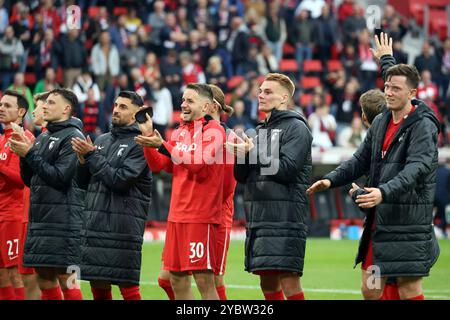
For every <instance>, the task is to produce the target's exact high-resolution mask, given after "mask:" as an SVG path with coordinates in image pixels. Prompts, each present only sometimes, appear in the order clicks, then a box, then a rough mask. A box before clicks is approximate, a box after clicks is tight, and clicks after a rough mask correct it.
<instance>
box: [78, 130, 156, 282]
mask: <svg viewBox="0 0 450 320" xmlns="http://www.w3.org/2000/svg"><path fill="white" fill-rule="evenodd" d="M140 133H141V132H140V130H139V128H138V126H137V124H133V125H131V126H125V127H113V128H112V130H111V132H109V133H106V134H103V135H101V136H100V137H98V138H97V139H96V140H95V145H96V146H97V150H96V151H94V152H90V153H88V154H87V155H86V156H85V159H86V164H84V165H80V164H78V166H77V175H76V180H77V182H78V183H79V185H80V186H81V187H82V188H83V189H86V190H87V192H86V202H85V211H84V213H85V223H84V225H83V230H82V240H81V278H82V279H85V280H103V281H109V282H113V283H133V284H139V280H140V273H141V259H142V254H141V251H142V243H143V236H144V231H145V222H146V221H147V215H148V212H149V209H150V200H151V186H152V175H151V172H150V170H149V168H148V166H147V162H146V161H145V158H144V152H143V150H142V147H141V146H139V145H138V144H136V142H135V141H134V137H136V136H137V135H139V134H140Z"/></svg>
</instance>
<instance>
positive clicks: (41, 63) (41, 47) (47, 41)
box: [30, 29, 61, 79]
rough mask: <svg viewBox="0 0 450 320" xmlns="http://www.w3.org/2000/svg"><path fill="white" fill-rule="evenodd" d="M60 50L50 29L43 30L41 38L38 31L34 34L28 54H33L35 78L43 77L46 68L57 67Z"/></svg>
mask: <svg viewBox="0 0 450 320" xmlns="http://www.w3.org/2000/svg"><path fill="white" fill-rule="evenodd" d="M60 51H61V49H60V45H59V43H58V41H56V40H55V37H54V35H53V30H52V29H47V30H45V32H44V37H43V38H42V37H41V33H39V32H38V33H36V34H35V35H34V39H33V46H32V47H31V50H30V55H32V56H34V71H35V72H36V78H37V79H42V78H43V77H44V72H45V70H46V69H47V68H53V69H54V70H56V69H57V68H58V55H59V54H60Z"/></svg>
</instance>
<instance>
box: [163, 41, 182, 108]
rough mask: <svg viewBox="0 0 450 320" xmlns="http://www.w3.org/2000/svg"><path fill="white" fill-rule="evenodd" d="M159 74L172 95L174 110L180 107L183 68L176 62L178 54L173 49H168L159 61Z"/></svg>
mask: <svg viewBox="0 0 450 320" xmlns="http://www.w3.org/2000/svg"><path fill="white" fill-rule="evenodd" d="M161 75H162V77H163V82H164V83H165V84H166V86H167V89H169V91H170V94H171V95H172V102H173V106H174V108H175V109H176V110H180V109H181V95H180V88H181V85H182V83H183V70H182V69H181V66H180V65H179V64H178V56H177V52H176V51H175V50H170V51H169V52H168V54H167V57H166V58H165V59H163V61H162V62H161Z"/></svg>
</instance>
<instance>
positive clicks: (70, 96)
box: [47, 88, 78, 116]
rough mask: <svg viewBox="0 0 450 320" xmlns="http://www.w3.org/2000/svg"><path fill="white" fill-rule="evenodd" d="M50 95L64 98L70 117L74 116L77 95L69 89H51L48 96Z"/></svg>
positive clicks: (76, 108)
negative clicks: (67, 104)
mask: <svg viewBox="0 0 450 320" xmlns="http://www.w3.org/2000/svg"><path fill="white" fill-rule="evenodd" d="M51 94H55V95H60V96H62V97H63V98H64V100H66V101H67V102H68V103H69V105H70V108H71V114H70V115H71V116H72V115H74V114H75V113H76V111H77V110H78V98H77V95H76V94H75V93H74V92H73V91H72V90H69V89H65V88H57V89H53V90H51V91H50V92H49V93H48V95H51ZM47 98H48V96H47Z"/></svg>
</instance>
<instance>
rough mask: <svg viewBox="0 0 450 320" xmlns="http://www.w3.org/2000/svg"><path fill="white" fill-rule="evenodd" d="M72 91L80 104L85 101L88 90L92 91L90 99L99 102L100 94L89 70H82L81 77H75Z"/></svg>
mask: <svg viewBox="0 0 450 320" xmlns="http://www.w3.org/2000/svg"><path fill="white" fill-rule="evenodd" d="M72 90H73V92H74V93H75V94H76V95H77V98H78V102H79V103H80V104H82V103H84V102H86V101H87V99H88V93H89V90H92V99H93V100H94V101H95V102H100V99H101V94H100V89H99V86H98V85H97V83H95V82H94V80H93V79H92V76H91V74H90V73H89V70H83V72H82V73H81V75H79V76H78V77H77V79H76V81H75V84H74V85H73V88H72Z"/></svg>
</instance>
